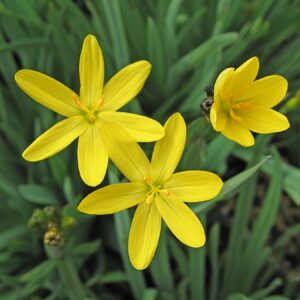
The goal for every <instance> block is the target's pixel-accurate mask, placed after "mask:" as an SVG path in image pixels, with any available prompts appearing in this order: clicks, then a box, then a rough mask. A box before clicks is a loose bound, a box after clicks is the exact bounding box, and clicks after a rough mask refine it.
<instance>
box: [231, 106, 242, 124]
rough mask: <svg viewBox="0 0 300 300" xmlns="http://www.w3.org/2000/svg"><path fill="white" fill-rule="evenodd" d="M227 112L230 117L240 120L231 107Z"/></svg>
mask: <svg viewBox="0 0 300 300" xmlns="http://www.w3.org/2000/svg"><path fill="white" fill-rule="evenodd" d="M229 114H230V116H231V118H232V119H234V120H235V121H238V122H239V121H241V120H242V118H241V117H238V116H237V115H236V114H235V112H234V110H233V109H230V110H229Z"/></svg>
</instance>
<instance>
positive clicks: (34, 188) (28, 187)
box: [19, 184, 58, 205]
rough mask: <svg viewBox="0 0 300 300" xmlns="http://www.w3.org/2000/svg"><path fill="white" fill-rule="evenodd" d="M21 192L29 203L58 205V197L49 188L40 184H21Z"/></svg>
mask: <svg viewBox="0 0 300 300" xmlns="http://www.w3.org/2000/svg"><path fill="white" fill-rule="evenodd" d="M19 191H20V194H21V195H22V196H23V197H24V199H26V200H27V201H29V202H32V203H36V204H43V205H50V204H58V200H57V198H56V195H55V194H54V192H53V191H52V190H50V189H49V188H48V187H45V186H42V185H39V184H21V185H19Z"/></svg>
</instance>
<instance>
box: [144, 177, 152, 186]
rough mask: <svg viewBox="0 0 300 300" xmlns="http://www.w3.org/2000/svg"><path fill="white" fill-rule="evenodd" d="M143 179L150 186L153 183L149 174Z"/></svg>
mask: <svg viewBox="0 0 300 300" xmlns="http://www.w3.org/2000/svg"><path fill="white" fill-rule="evenodd" d="M144 181H145V182H146V183H147V184H148V185H150V186H152V185H153V179H152V178H151V177H150V176H148V177H145V178H144Z"/></svg>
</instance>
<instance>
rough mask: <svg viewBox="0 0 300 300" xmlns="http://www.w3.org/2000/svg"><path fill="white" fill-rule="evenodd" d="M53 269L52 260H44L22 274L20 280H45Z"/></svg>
mask: <svg viewBox="0 0 300 300" xmlns="http://www.w3.org/2000/svg"><path fill="white" fill-rule="evenodd" d="M54 269H55V263H54V261H53V260H49V259H48V260H46V261H43V262H42V263H40V264H39V265H37V266H36V267H34V268H33V269H31V270H30V271H28V272H26V273H24V274H22V275H21V276H20V280H21V281H22V282H30V283H36V282H41V281H43V280H45V279H46V278H47V277H49V275H50V274H51V273H52V272H53V270H54Z"/></svg>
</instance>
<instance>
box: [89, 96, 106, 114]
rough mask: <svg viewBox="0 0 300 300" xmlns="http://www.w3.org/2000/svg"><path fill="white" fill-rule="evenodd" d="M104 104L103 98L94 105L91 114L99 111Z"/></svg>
mask: <svg viewBox="0 0 300 300" xmlns="http://www.w3.org/2000/svg"><path fill="white" fill-rule="evenodd" d="M103 103H104V96H101V97H100V99H99V100H98V101H97V102H96V103H95V104H94V105H93V107H92V109H91V112H92V113H94V112H95V111H99V109H100V107H101V106H102V104H103Z"/></svg>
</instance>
